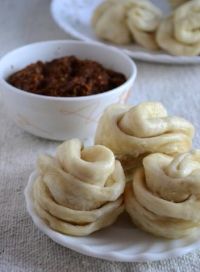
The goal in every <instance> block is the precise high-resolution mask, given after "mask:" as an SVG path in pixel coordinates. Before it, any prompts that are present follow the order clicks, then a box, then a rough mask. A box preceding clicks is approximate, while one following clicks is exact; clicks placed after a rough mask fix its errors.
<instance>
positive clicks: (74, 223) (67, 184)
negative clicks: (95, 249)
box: [33, 139, 125, 236]
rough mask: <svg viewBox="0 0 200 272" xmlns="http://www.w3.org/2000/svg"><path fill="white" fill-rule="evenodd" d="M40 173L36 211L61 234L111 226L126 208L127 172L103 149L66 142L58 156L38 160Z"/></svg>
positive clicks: (58, 151)
mask: <svg viewBox="0 0 200 272" xmlns="http://www.w3.org/2000/svg"><path fill="white" fill-rule="evenodd" d="M38 172H39V176H38V178H37V180H36V182H35V183H34V186H33V198H34V204H35V208H36V211H37V213H38V214H39V215H40V216H41V217H42V218H43V219H45V220H47V221H48V223H49V225H50V226H51V227H52V228H53V229H55V230H57V231H59V232H62V233H66V234H69V235H77V236H82V235H88V234H90V233H92V232H94V231H96V230H98V229H101V228H104V227H106V226H109V225H111V224H112V223H113V222H114V221H115V220H116V218H117V217H118V215H119V214H120V213H121V212H122V211H123V209H124V205H123V197H122V194H123V191H124V187H125V177H124V172H123V169H122V167H121V164H120V162H119V161H115V158H114V155H113V153H112V152H111V151H110V150H109V149H108V148H106V147H104V146H100V145H96V146H92V147H87V148H84V147H83V146H82V144H81V142H80V140H78V139H73V140H70V141H66V142H64V143H63V144H61V145H60V146H59V147H58V149H57V153H56V157H51V156H48V155H42V156H40V157H39V159H38Z"/></svg>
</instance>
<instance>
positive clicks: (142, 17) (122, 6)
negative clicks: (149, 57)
mask: <svg viewBox="0 0 200 272" xmlns="http://www.w3.org/2000/svg"><path fill="white" fill-rule="evenodd" d="M160 18H161V11H160V10H159V9H158V8H157V7H156V6H154V5H153V4H152V3H151V2H150V1H148V0H140V1H138V0H107V1H104V2H103V3H101V4H100V5H99V6H98V7H97V8H96V10H95V11H94V14H93V17H92V26H93V28H94V30H95V33H96V35H97V36H98V37H99V38H102V39H105V40H107V41H110V42H113V43H116V44H128V43H131V42H132V41H134V40H135V41H136V42H137V43H139V44H141V45H142V46H143V47H145V48H148V49H152V50H155V49H157V48H158V45H157V43H156V40H155V31H156V29H157V28H158V25H159V22H160Z"/></svg>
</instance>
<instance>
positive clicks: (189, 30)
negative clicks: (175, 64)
mask: <svg viewBox="0 0 200 272" xmlns="http://www.w3.org/2000/svg"><path fill="white" fill-rule="evenodd" d="M156 40H157V43H158V44H159V46H160V47H161V48H162V49H164V50H166V51H167V52H169V53H170V54H172V55H177V56H179V55H180V56H181V55H183V56H197V55H199V54H200V0H192V1H188V2H187V3H185V4H183V5H181V6H180V7H178V8H177V9H176V10H175V11H174V13H173V14H172V15H171V16H169V17H167V18H165V19H164V20H163V21H162V22H161V23H160V26H159V28H158V30H157V34H156Z"/></svg>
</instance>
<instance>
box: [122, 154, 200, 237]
mask: <svg viewBox="0 0 200 272" xmlns="http://www.w3.org/2000/svg"><path fill="white" fill-rule="evenodd" d="M125 207H126V210H127V212H128V213H129V215H130V217H131V219H132V221H133V222H134V223H135V224H136V225H137V226H138V227H140V228H141V229H143V230H145V231H147V232H149V233H152V234H154V235H157V236H162V237H165V238H171V239H178V238H180V237H183V236H186V235H192V234H196V232H197V231H198V230H199V225H200V212H199V211H200V150H195V151H192V152H190V153H183V154H178V155H177V156H175V157H174V158H173V157H172V156H168V155H165V154H161V153H154V154H150V155H148V156H147V157H145V158H144V160H143V167H142V168H140V169H137V171H136V172H135V173H134V176H133V181H132V182H129V184H128V185H127V187H126V190H125Z"/></svg>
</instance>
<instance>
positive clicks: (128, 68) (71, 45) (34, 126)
mask: <svg viewBox="0 0 200 272" xmlns="http://www.w3.org/2000/svg"><path fill="white" fill-rule="evenodd" d="M67 55H68V56H69V55H75V56H76V57H78V58H80V59H89V60H93V61H96V62H98V63H101V64H102V65H103V66H104V67H106V68H109V69H112V70H114V71H117V72H121V73H123V74H124V75H125V76H126V78H127V81H126V82H125V83H124V84H122V85H121V86H119V87H117V88H115V89H112V90H109V91H107V92H105V93H101V94H96V95H91V96H83V97H50V96H43V95H36V94H31V93H28V92H25V91H22V90H20V89H17V88H15V87H13V86H12V85H10V84H9V83H8V82H7V81H6V80H7V78H8V77H9V76H10V75H11V74H13V73H14V72H16V71H18V70H20V69H22V68H24V67H26V66H27V65H29V64H31V63H34V62H36V61H38V60H41V61H50V60H53V59H55V58H60V57H63V56H67ZM136 73H137V69H136V65H135V63H134V61H133V60H131V59H130V58H129V57H128V56H127V55H125V54H124V53H122V52H121V51H120V50H118V49H115V48H113V47H110V46H106V45H100V44H95V43H92V42H80V41H64V40H63V41H45V42H39V43H34V44H29V45H26V46H23V47H21V48H18V49H15V50H14V51H12V52H10V53H8V54H6V55H5V56H4V57H3V58H2V59H1V60H0V90H1V93H2V96H3V101H4V104H5V106H6V108H7V112H8V114H9V116H10V118H11V119H12V120H13V121H14V122H15V123H16V124H17V125H18V126H20V127H21V128H22V129H24V130H25V131H27V132H29V133H31V134H34V135H36V136H39V137H43V138H46V139H52V140H66V139H70V138H74V137H78V138H80V139H81V140H83V141H84V140H88V139H89V138H92V137H93V135H94V133H95V129H96V126H97V122H98V119H99V117H100V115H101V114H102V112H103V110H104V109H105V108H106V107H107V106H108V105H110V104H113V103H120V102H121V103H123V102H125V101H126V99H127V97H128V94H129V92H130V91H132V90H133V84H134V81H135V77H136Z"/></svg>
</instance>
